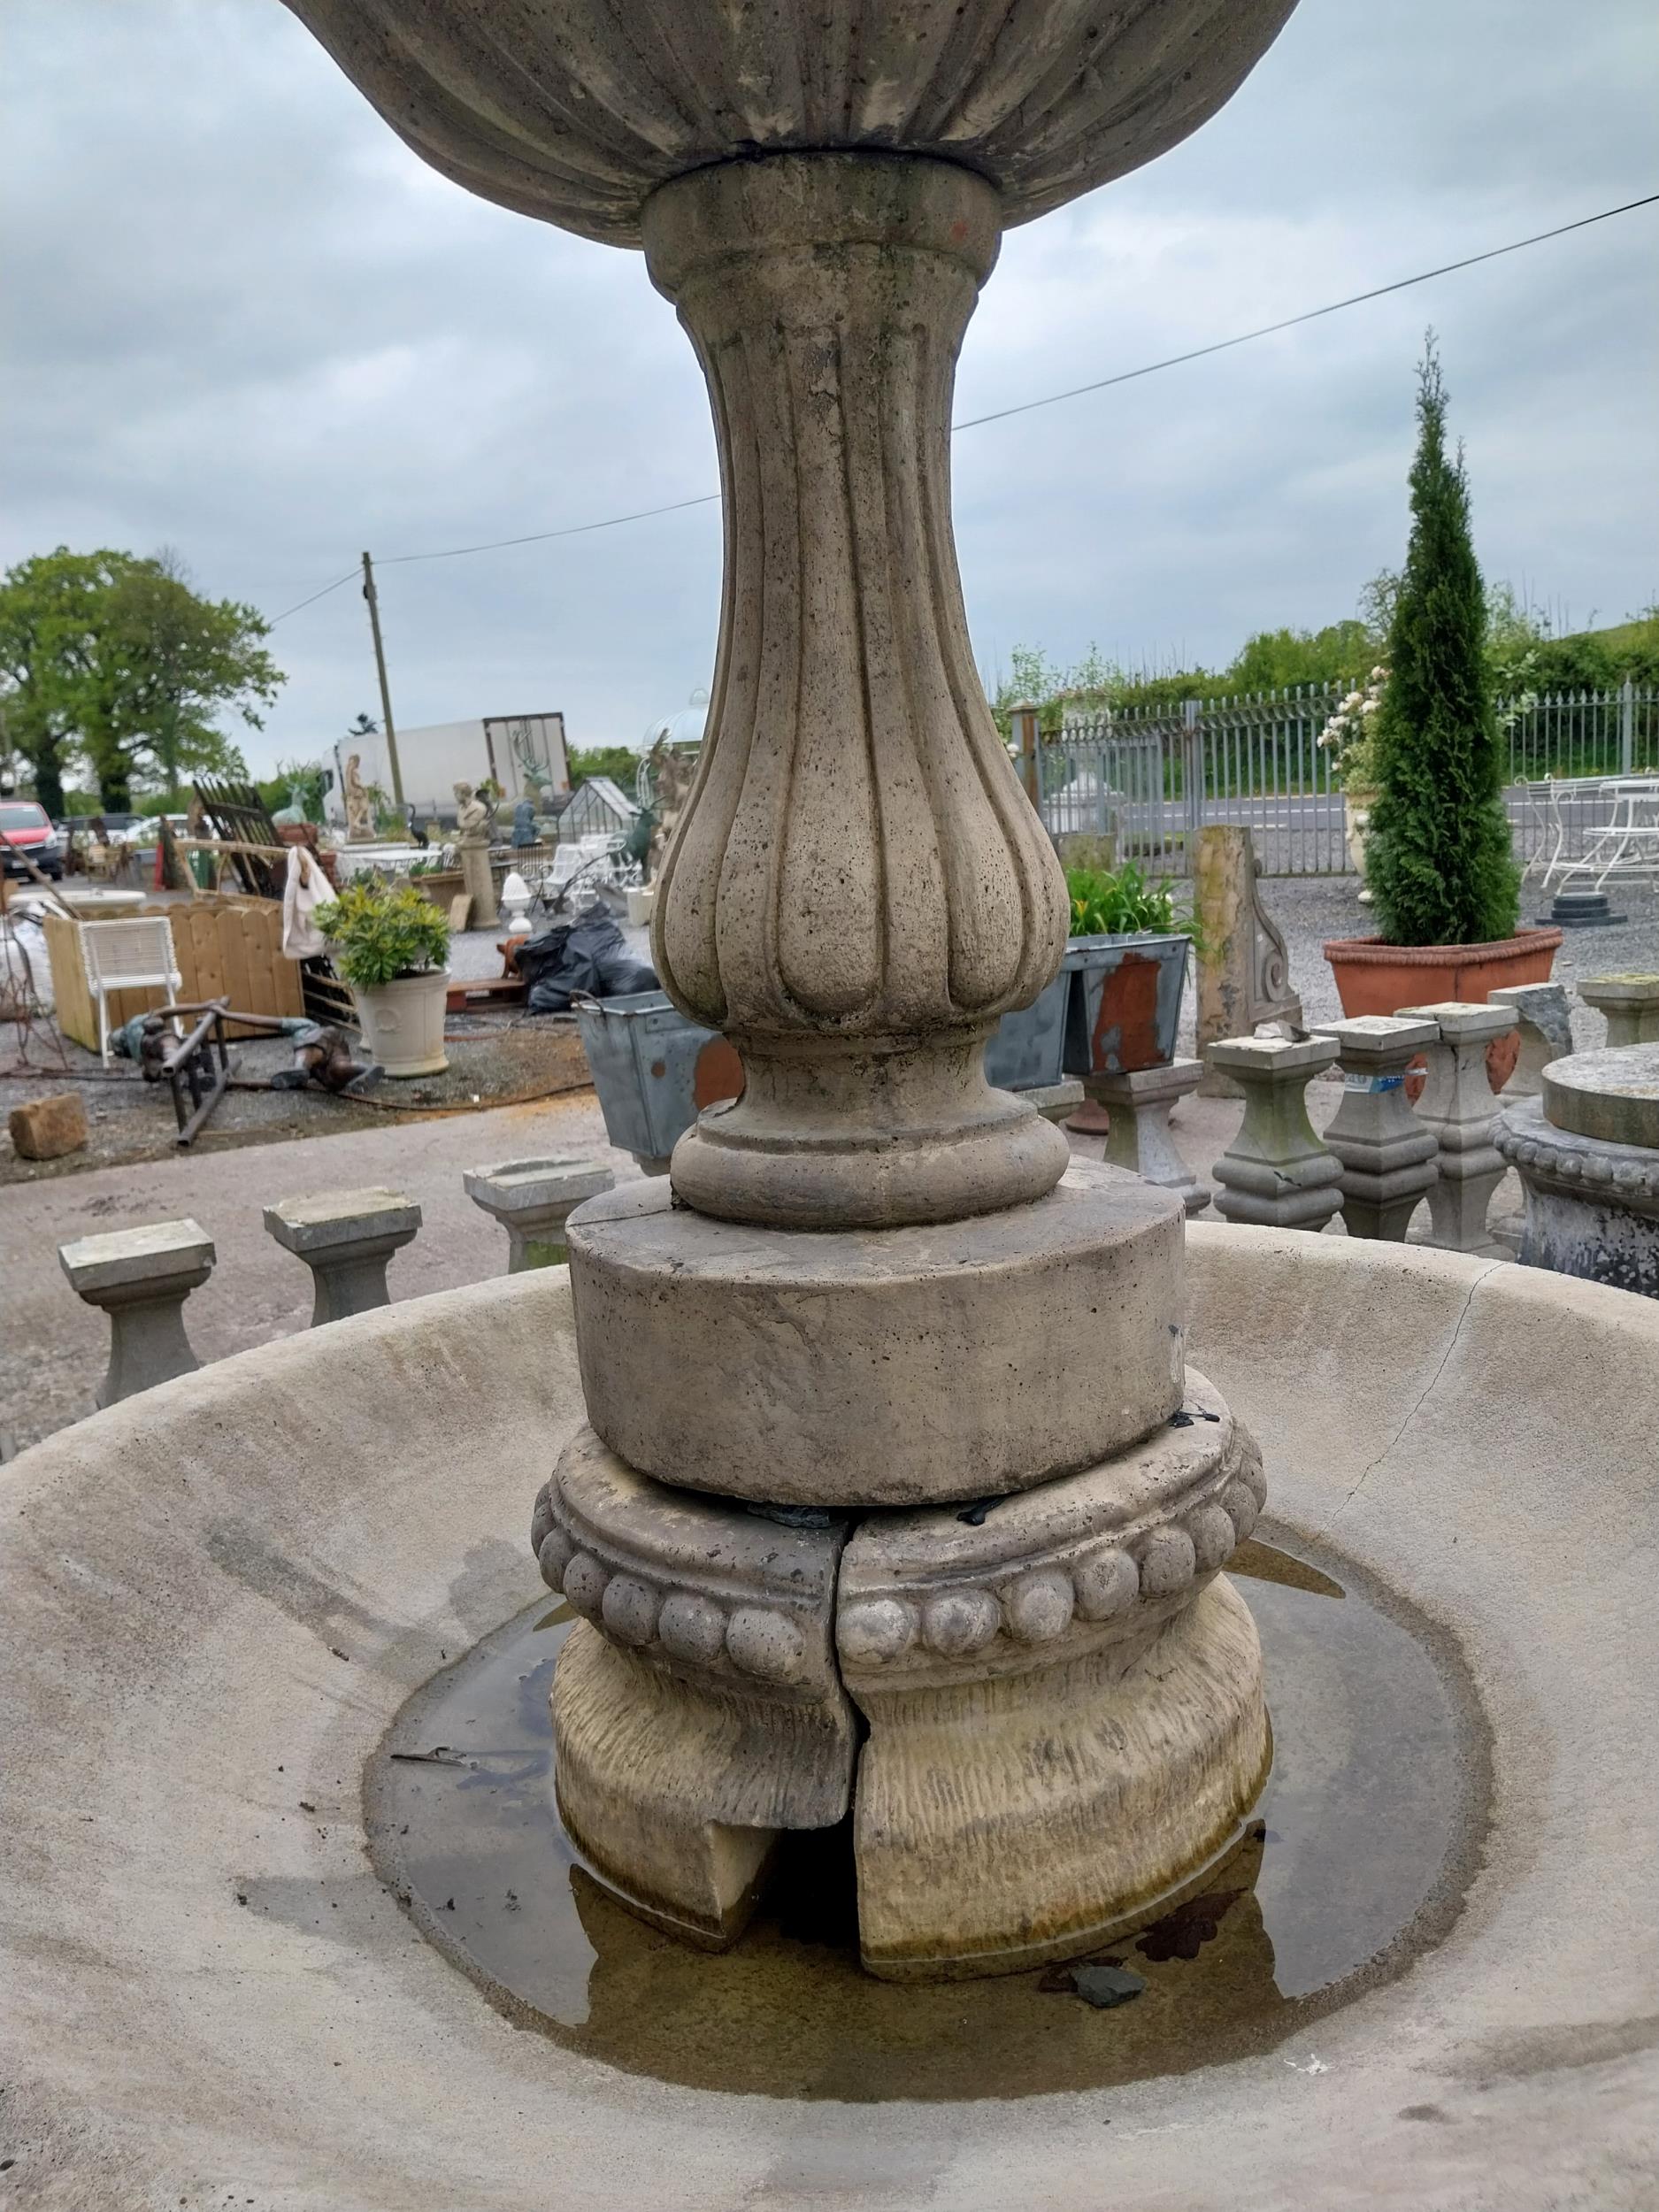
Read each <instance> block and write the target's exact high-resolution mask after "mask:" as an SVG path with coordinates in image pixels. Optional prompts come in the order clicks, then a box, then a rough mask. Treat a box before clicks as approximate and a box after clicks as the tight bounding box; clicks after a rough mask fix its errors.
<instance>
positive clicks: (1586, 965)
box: [1187, 876, 1659, 1052]
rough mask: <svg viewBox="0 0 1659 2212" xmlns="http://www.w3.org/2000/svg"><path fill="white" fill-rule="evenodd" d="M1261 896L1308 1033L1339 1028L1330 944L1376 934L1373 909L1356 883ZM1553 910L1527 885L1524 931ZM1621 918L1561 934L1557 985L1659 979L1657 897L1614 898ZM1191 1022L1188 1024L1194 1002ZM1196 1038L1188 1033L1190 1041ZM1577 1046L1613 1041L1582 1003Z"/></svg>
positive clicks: (1323, 880) (1320, 881)
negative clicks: (1327, 1024) (1325, 1025)
mask: <svg viewBox="0 0 1659 2212" xmlns="http://www.w3.org/2000/svg"><path fill="white" fill-rule="evenodd" d="M1261 896H1262V903H1263V906H1264V907H1265V908H1266V910H1267V911H1268V913H1269V914H1271V917H1272V918H1273V919H1274V921H1275V922H1277V923H1278V925H1279V928H1280V929H1281V930H1282V931H1283V932H1284V935H1285V944H1286V949H1287V950H1288V952H1289V954H1290V973H1291V981H1292V983H1293V985H1294V988H1295V989H1296V990H1298V991H1299V992H1300V993H1301V994H1302V1017H1303V1019H1304V1020H1305V1021H1306V1022H1307V1023H1308V1025H1310V1027H1311V1026H1314V1025H1317V1024H1318V1023H1320V1022H1322V1021H1333V1020H1335V1019H1336V1018H1338V1017H1339V1016H1340V1013H1341V1011H1342V1009H1341V1005H1340V1002H1339V1001H1338V998H1337V995H1336V983H1335V979H1334V978H1333V975H1332V973H1331V970H1330V968H1329V966H1328V965H1327V964H1326V962H1325V953H1324V950H1323V948H1324V944H1325V939H1326V938H1327V937H1369V936H1371V934H1372V933H1373V932H1374V930H1375V927H1376V925H1375V924H1374V923H1373V921H1372V920H1371V909H1370V908H1369V907H1365V906H1362V905H1361V904H1360V902H1359V880H1358V879H1357V877H1355V876H1264V877H1263V879H1262V887H1261ZM1620 910H1623V911H1624V914H1625V915H1626V916H1627V917H1628V919H1627V920H1626V921H1625V923H1624V925H1623V926H1621V927H1617V928H1613V929H1570V930H1567V931H1565V932H1563V937H1562V945H1561V950H1560V951H1559V952H1558V953H1557V954H1556V955H1555V969H1554V971H1553V978H1554V980H1555V982H1557V983H1564V984H1565V985H1566V986H1567V987H1568V989H1569V990H1571V989H1572V987H1573V986H1574V985H1575V984H1576V983H1578V980H1579V979H1580V978H1581V977H1584V976H1591V975H1616V974H1620V973H1628V972H1640V973H1646V974H1655V973H1659V897H1656V895H1655V892H1654V891H1653V890H1649V889H1647V888H1645V887H1637V888H1635V889H1633V890H1632V891H1630V892H1629V893H1628V894H1627V895H1624V896H1622V897H1616V898H1615V900H1614V911H1615V912H1618V911H1620ZM1547 911H1548V901H1547V900H1545V899H1544V898H1542V897H1541V896H1540V894H1539V892H1538V890H1537V888H1536V887H1535V886H1534V885H1532V884H1530V883H1529V884H1527V885H1526V886H1525V887H1524V891H1523V895H1522V902H1521V918H1522V921H1523V924H1524V925H1525V926H1527V927H1531V926H1534V925H1535V924H1536V923H1537V922H1538V921H1539V920H1540V918H1543V917H1544V915H1545V914H1546V913H1547ZM1187 1019H1188V1023H1189V1024H1190V1021H1191V1006H1190V994H1189V1005H1188V1008H1187ZM1187 1036H1188V1038H1189V1039H1190V1037H1191V1029H1190V1026H1189V1028H1188V1030H1187ZM1572 1041H1573V1043H1574V1045H1575V1047H1576V1048H1578V1051H1580V1052H1589V1051H1593V1050H1594V1048H1596V1047H1597V1046H1600V1045H1602V1044H1605V1043H1606V1041H1607V1023H1606V1021H1605V1020H1604V1019H1603V1018H1602V1017H1601V1015H1600V1014H1598V1013H1597V1012H1596V1011H1595V1010H1594V1008H1592V1007H1588V1006H1585V1005H1582V1004H1581V1003H1580V1002H1578V1000H1577V999H1576V998H1575V999H1574V1001H1573V1006H1572ZM1188 1048H1189V1049H1190V1044H1189V1047H1188Z"/></svg>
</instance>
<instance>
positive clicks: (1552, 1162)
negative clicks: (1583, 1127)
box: [1492, 1048, 1659, 1298]
mask: <svg viewBox="0 0 1659 2212" xmlns="http://www.w3.org/2000/svg"><path fill="white" fill-rule="evenodd" d="M1626 1049H1628V1048H1626ZM1585 1057H1586V1058H1595V1059H1599V1058H1600V1057H1601V1055H1600V1054H1586V1055H1585ZM1492 1137H1493V1142H1494V1145H1495V1146H1496V1147H1497V1148H1498V1150H1499V1152H1501V1153H1502V1156H1503V1157H1504V1158H1505V1159H1506V1160H1507V1161H1508V1162H1509V1164H1510V1165H1511V1166H1512V1167H1513V1168H1515V1169H1516V1171H1517V1173H1518V1174H1519V1176H1520V1178H1521V1184H1522V1187H1523V1188H1524V1189H1525V1193H1526V1219H1525V1226H1524V1227H1523V1229H1522V1232H1521V1249H1520V1260H1521V1263H1522V1265H1523V1266H1524V1267H1548V1268H1550V1269H1553V1270H1554V1271H1555V1273H1556V1274H1558V1275H1577V1276H1578V1277H1580V1278H1582V1279H1584V1280H1585V1281H1586V1282H1593V1283H1607V1284H1609V1285H1610V1286H1612V1288H1613V1289H1615V1290H1629V1291H1633V1292H1635V1293H1636V1294H1637V1295H1638V1296H1639V1297H1643V1298H1659V1152H1656V1151H1655V1150H1653V1149H1652V1148H1651V1147H1648V1146H1646V1145H1633V1144H1615V1143H1609V1142H1608V1141H1607V1140H1606V1139H1604V1138H1601V1137H1590V1136H1581V1135H1579V1134H1578V1133H1577V1132H1576V1131H1573V1130H1570V1129H1557V1128H1555V1127H1554V1126H1553V1125H1551V1124H1550V1123H1549V1122H1548V1120H1547V1119H1546V1118H1545V1102H1544V1101H1543V1100H1541V1099H1536V1098H1523V1099H1517V1101H1516V1102H1514V1104H1513V1105H1509V1106H1506V1107H1504V1108H1503V1109H1502V1111H1501V1112H1500V1113H1499V1115H1498V1118H1497V1120H1496V1122H1495V1124H1494V1127H1493V1132H1492Z"/></svg>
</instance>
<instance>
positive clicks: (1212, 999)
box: [1193, 822, 1302, 1098]
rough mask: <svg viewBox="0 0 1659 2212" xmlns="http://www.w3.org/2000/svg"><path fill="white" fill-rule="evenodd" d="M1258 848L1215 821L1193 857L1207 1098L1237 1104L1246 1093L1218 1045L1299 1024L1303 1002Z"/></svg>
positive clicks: (1235, 827) (1241, 831)
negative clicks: (1267, 897) (1215, 1049)
mask: <svg viewBox="0 0 1659 2212" xmlns="http://www.w3.org/2000/svg"><path fill="white" fill-rule="evenodd" d="M1260 873H1261V871H1260V867H1259V864H1258V863H1257V861H1256V841H1255V839H1254V837H1253V836H1252V834H1251V833H1250V832H1249V830H1248V829H1247V828H1245V827H1243V826H1241V825H1240V824H1239V823H1236V822H1216V823H1211V824H1210V825H1209V826H1207V827H1205V828H1203V829H1202V830H1200V831H1199V833H1198V843H1197V847H1196V849H1195V851H1194V856H1193V900H1194V906H1195V907H1196V909H1197V914H1198V936H1199V939H1200V941H1201V942H1202V947H1203V949H1202V951H1200V953H1199V954H1198V958H1197V992H1198V1011H1197V1016H1196V1025H1197V1041H1198V1050H1199V1056H1200V1059H1201V1061H1202V1075H1201V1077H1200V1080H1199V1085H1198V1088H1199V1090H1200V1092H1201V1093H1202V1095H1203V1096H1204V1097H1206V1098H1237V1097H1238V1095H1239V1086H1238V1084H1237V1083H1236V1082H1234V1080H1233V1077H1232V1076H1231V1075H1229V1074H1228V1073H1227V1072H1226V1071H1225V1069H1224V1068H1223V1066H1222V1065H1221V1064H1220V1063H1219V1062H1218V1061H1215V1060H1211V1059H1210V1058H1209V1057H1208V1052H1209V1048H1210V1045H1211V1044H1214V1043H1218V1042H1220V1041H1222V1040H1224V1039H1225V1038H1229V1037H1249V1036H1253V1035H1254V1034H1255V1033H1256V1028H1257V1026H1258V1025H1260V1024H1261V1023H1263V1022H1271V1021H1290V1022H1294V1023H1296V1024H1298V1025H1300V1023H1301V1021H1302V1001H1301V999H1300V998H1299V997H1298V996H1297V995H1296V993H1295V992H1294V991H1293V990H1292V989H1291V987H1290V956H1289V954H1288V953H1287V952H1286V948H1285V939H1284V935H1283V933H1282V932H1281V931H1280V930H1279V927H1278V926H1277V924H1276V923H1275V922H1274V921H1273V920H1272V918H1271V916H1270V915H1269V914H1268V913H1267V911H1266V910H1265V909H1264V908H1263V905H1262V902H1261V893H1260V888H1259V878H1260Z"/></svg>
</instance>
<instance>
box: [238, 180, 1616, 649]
mask: <svg viewBox="0 0 1659 2212" xmlns="http://www.w3.org/2000/svg"><path fill="white" fill-rule="evenodd" d="M1656 203H1659V192H1649V193H1647V194H1646V195H1645V196H1644V197H1642V198H1641V199H1639V200H1625V201H1624V203H1623V204H1621V205H1620V206H1618V207H1604V208H1602V209H1601V211H1600V213H1598V214H1595V215H1581V216H1579V217H1578V219H1577V221H1575V222H1571V223H1558V224H1556V226H1555V228H1554V229H1553V230H1540V231H1534V232H1533V234H1532V236H1531V237H1530V238H1516V239H1512V240H1511V241H1510V242H1509V244H1508V245H1507V246H1489V247H1488V248H1487V249H1486V251H1485V252H1484V253H1471V254H1467V255H1465V256H1464V257H1463V259H1462V260H1461V261H1443V262H1441V264H1440V266H1439V267H1438V268H1434V269H1422V270H1419V271H1418V273H1417V275H1416V276H1409V277H1397V278H1396V279H1395V280H1394V282H1393V283H1392V284H1379V285H1374V286H1373V287H1372V288H1371V290H1370V291H1368V292H1354V293H1351V294H1350V295H1349V296H1348V298H1347V299H1341V300H1332V301H1330V302H1328V303H1327V304H1326V305H1325V306H1324V307H1310V308H1308V309H1306V310H1305V311H1304V312H1302V314H1300V315H1286V317H1285V318H1284V319H1283V320H1282V321H1280V322H1276V323H1263V325H1262V326H1261V328H1260V329H1259V330H1244V331H1240V333H1239V334H1237V336H1235V337H1232V338H1217V340H1215V341H1214V342H1213V343H1212V344H1210V345H1207V346H1194V347H1193V348H1192V349H1191V350H1190V351H1189V352H1187V353H1171V354H1170V355H1168V356H1167V357H1165V358H1164V360H1162V361H1148V362H1146V363H1145V364H1143V365H1142V366H1141V367H1140V368H1138V369H1122V370H1119V371H1118V373H1117V375H1115V376H1102V377H1098V378H1096V379H1095V380H1094V382H1092V383H1089V384H1073V385H1071V386H1068V388H1066V389H1065V390H1064V391H1063V392H1048V393H1045V394H1044V395H1043V396H1042V397H1041V399H1025V400H1020V401H1018V403H1016V404H1015V405H1014V406H1012V407H998V408H995V409H994V410H993V411H991V412H990V413H989V414H987V415H970V416H969V417H968V419H966V420H965V421H964V422H956V423H952V424H951V426H950V427H951V430H952V432H953V433H955V432H956V431H958V430H978V429H979V428H981V427H982V426H984V425H985V424H986V423H987V422H1006V421H1007V420H1008V419H1009V418H1010V416H1011V415H1029V414H1031V413H1033V411H1035V410H1036V409H1037V408H1039V407H1056V406H1058V405H1059V403H1061V401H1063V400H1068V399H1081V398H1082V397H1084V396H1085V395H1086V394H1087V393H1089V392H1104V391H1109V390H1110V388H1112V387H1113V386H1114V385H1116V384H1133V382H1134V381H1135V380H1136V379H1137V378H1139V377H1143V376H1156V374H1157V373H1158V372H1159V371H1160V370H1161V369H1176V368H1179V367H1180V366H1181V365H1183V363H1185V362H1187V361H1202V360H1205V359H1207V358H1208V357H1210V355H1211V354H1215V353H1227V352H1230V351H1231V350H1232V349H1233V347H1234V346H1248V345H1249V344H1250V343H1251V342H1252V341H1253V340H1255V339H1257V338H1271V337H1272V336H1273V335H1274V334H1276V333H1277V332H1279V331H1281V330H1294V329H1295V328H1296V327H1297V326H1298V325H1299V324H1302V323H1312V322H1317V321H1318V320H1319V319H1320V318H1321V317H1322V316H1325V315H1337V314H1340V312H1341V311H1342V310H1343V309H1344V308H1347V307H1360V306H1363V304H1364V303H1365V302H1366V301H1368V300H1379V299H1385V298H1386V297H1387V296H1388V295H1389V294H1390V293H1391V292H1406V291H1409V290H1410V288H1412V286H1413V285H1417V284H1427V283H1429V282H1430V281H1431V280H1432V279H1433V278H1435V277H1443V276H1451V275H1452V274H1454V273H1455V272H1456V271H1457V270H1459V269H1472V268H1475V267H1477V266H1478V265H1479V264H1480V263H1481V262H1483V261H1497V260H1500V259H1501V258H1502V257H1503V256H1504V255H1505V254H1511V253H1520V252H1521V251H1522V250H1524V249H1525V248H1526V247H1528V246H1541V245H1543V244H1544V243H1545V242H1546V241H1547V240H1548V239H1551V238H1564V237H1566V236H1567V235H1568V234H1569V233H1570V232H1571V231H1575V230H1587V229H1588V228H1589V227H1590V226H1591V225H1592V224H1593V223H1605V222H1609V221H1610V220H1611V219H1612V218H1613V217H1614V216H1616V215H1629V214H1631V213H1632V212H1633V211H1635V210H1636V209H1637V208H1642V207H1652V206H1654V205H1655V204H1656ZM719 498H720V494H719V493H718V492H703V493H701V494H699V495H698V496H697V497H695V499H675V500H671V501H670V502H669V503H667V504H666V505H665V506H662V507H640V508H637V509H635V510H634V511H633V512H632V513H629V514H626V515H606V516H605V517H604V518H603V519H602V520H601V521H598V522H573V523H568V524H566V525H565V527H564V528H562V529H558V530H535V531H532V532H531V533H529V534H527V535H526V536H524V537H518V538H492V539H490V540H488V541H487V542H486V543H484V544H481V545H452V546H448V547H445V548H444V549H442V550H441V551H438V552H435V553H393V554H390V555H388V557H386V558H385V559H384V560H382V561H381V562H380V566H381V567H382V568H394V567H397V566H400V565H403V564H406V563H408V562H411V561H452V560H458V559H459V558H461V557H463V556H464V555H465V554H468V553H499V552H503V551H504V550H506V549H508V548H510V547H512V546H518V545H545V544H546V543H547V542H548V541H549V540H550V539H553V538H579V537H584V536H586V535H587V534H588V533H589V532H590V531H594V530H615V529H618V528H619V527H620V526H622V525H623V524H624V523H627V522H649V520H650V519H651V518H653V517H654V516H657V515H677V514H680V513H683V512H684V511H685V510H686V509H687V508H688V507H711V506H714V505H716V504H718V501H719ZM356 576H357V570H356V569H355V568H354V569H349V570H348V571H347V572H346V573H345V575H343V576H339V577H336V578H335V580H334V582H333V583H332V584H325V585H324V586H323V588H322V589H321V590H320V591H314V592H313V593H312V594H311V597H310V598H309V599H302V600H301V601H300V602H299V603H298V604H297V605H296V606H292V607H288V608H287V609H285V611H283V612H282V613H281V614H279V615H274V616H273V618H272V626H273V628H274V627H275V626H276V624H277V623H279V622H286V621H287V620H288V616H289V615H291V614H298V613H299V612H300V611H301V609H302V608H305V607H309V606H311V605H313V604H314V603H316V601H318V600H319V599H326V597H327V595H328V594H329V593H330V592H331V591H338V590H339V589H340V587H341V586H342V584H349V583H350V582H351V581H352V580H353V578H354V577H356Z"/></svg>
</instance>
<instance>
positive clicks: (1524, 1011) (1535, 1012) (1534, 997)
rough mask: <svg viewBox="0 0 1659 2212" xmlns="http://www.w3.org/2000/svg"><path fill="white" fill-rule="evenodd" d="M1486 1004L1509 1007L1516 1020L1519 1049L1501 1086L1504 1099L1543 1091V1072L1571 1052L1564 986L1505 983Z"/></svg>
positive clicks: (1535, 1094) (1569, 1005)
mask: <svg viewBox="0 0 1659 2212" xmlns="http://www.w3.org/2000/svg"><path fill="white" fill-rule="evenodd" d="M1486 1002H1487V1004H1488V1005H1491V1006H1512V1007H1513V1008H1514V1009H1515V1011H1516V1014H1517V1017H1518V1018H1519V1020H1520V1025H1521V1048H1520V1051H1519V1054H1518V1055H1517V1058H1516V1063H1515V1072H1514V1074H1513V1075H1511V1076H1510V1078H1509V1081H1508V1082H1507V1083H1506V1084H1505V1085H1504V1087H1503V1095H1504V1097H1505V1098H1506V1099H1509V1098H1536V1097H1537V1096H1538V1094H1539V1093H1540V1091H1541V1090H1542V1089H1543V1074H1544V1070H1545V1069H1546V1068H1547V1067H1548V1065H1549V1064H1550V1062H1551V1061H1552V1060H1563V1059H1565V1058H1566V1056H1567V1055H1568V1054H1569V1053H1570V1052H1571V1050H1572V1014H1571V1002H1570V1001H1569V999H1568V996H1567V988H1566V986H1565V984H1563V983H1508V984H1505V985H1504V986H1503V987H1502V988H1501V989H1499V990H1495V991H1490V992H1488V993H1487V995H1486Z"/></svg>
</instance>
